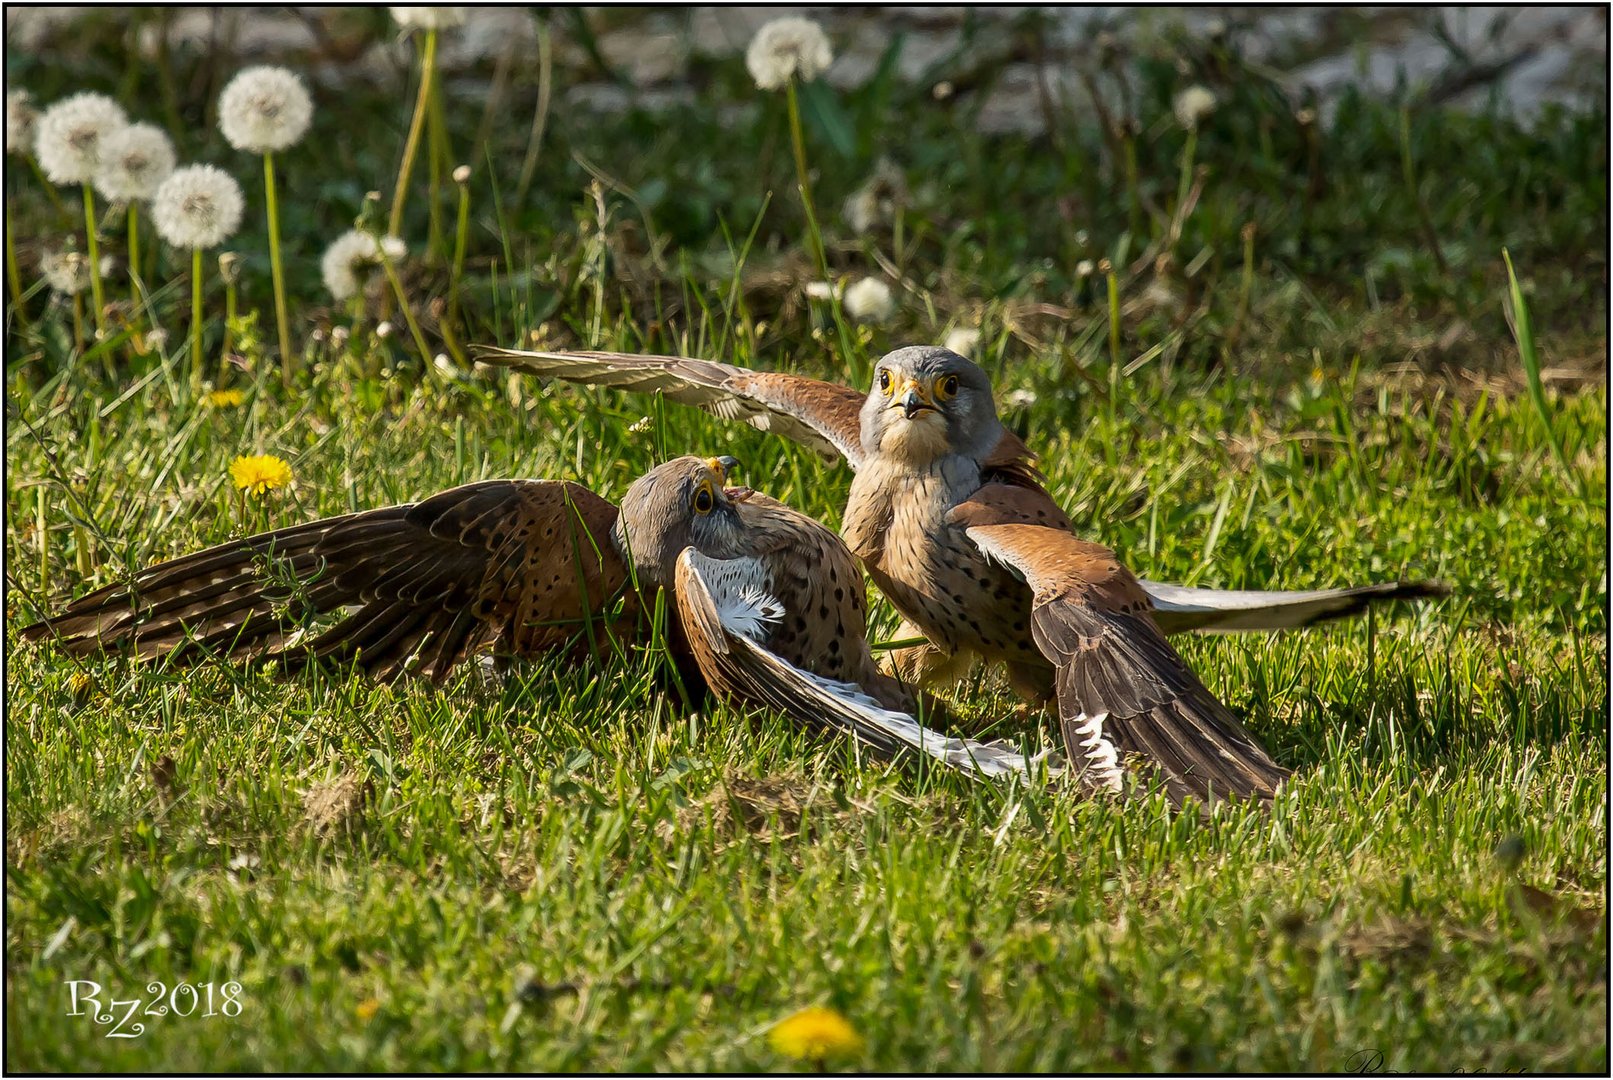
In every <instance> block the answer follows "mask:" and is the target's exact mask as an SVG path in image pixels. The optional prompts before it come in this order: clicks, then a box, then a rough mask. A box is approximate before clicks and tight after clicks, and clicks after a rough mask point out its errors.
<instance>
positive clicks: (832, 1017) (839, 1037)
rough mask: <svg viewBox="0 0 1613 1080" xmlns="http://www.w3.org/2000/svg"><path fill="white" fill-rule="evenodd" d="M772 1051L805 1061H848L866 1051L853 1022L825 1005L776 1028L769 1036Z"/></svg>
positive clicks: (787, 1020)
mask: <svg viewBox="0 0 1613 1080" xmlns="http://www.w3.org/2000/svg"><path fill="white" fill-rule="evenodd" d="M767 1041H768V1043H769V1044H771V1045H772V1047H773V1049H774V1050H775V1051H777V1052H778V1053H780V1054H783V1055H784V1056H785V1057H792V1058H797V1059H799V1060H802V1061H825V1060H827V1059H829V1058H833V1057H849V1056H851V1055H853V1054H856V1053H857V1052H858V1051H860V1050H861V1049H862V1047H863V1040H862V1036H861V1035H858V1034H857V1031H856V1029H855V1028H853V1027H852V1026H851V1021H849V1020H847V1019H846V1018H845V1017H844V1016H841V1015H840V1014H839V1013H837V1012H835V1011H834V1010H833V1009H830V1008H826V1007H825V1006H822V1005H811V1006H808V1007H807V1008H805V1009H802V1010H801V1011H800V1012H797V1013H793V1014H791V1015H789V1016H786V1017H785V1018H784V1019H782V1020H780V1021H779V1022H778V1023H776V1024H774V1025H773V1027H772V1028H771V1029H770V1030H769V1031H768V1033H767Z"/></svg>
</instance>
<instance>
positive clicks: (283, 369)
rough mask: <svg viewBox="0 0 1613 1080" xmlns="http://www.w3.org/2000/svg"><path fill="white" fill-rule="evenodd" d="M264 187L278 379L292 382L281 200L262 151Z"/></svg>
mask: <svg viewBox="0 0 1613 1080" xmlns="http://www.w3.org/2000/svg"><path fill="white" fill-rule="evenodd" d="M263 191H264V197H265V200H266V201H267V202H268V205H269V271H270V276H271V277H273V278H274V321H275V328H276V329H277V330H278V331H279V334H280V380H281V382H283V383H284V384H285V385H286V386H288V387H289V386H290V385H291V377H292V375H293V373H294V372H295V370H296V366H297V365H296V357H295V356H294V355H293V354H292V351H291V326H290V323H289V322H288V321H287V319H286V277H285V272H284V271H283V270H282V269H281V268H280V203H279V200H278V199H276V198H275V190H274V154H272V153H270V154H264V155H263Z"/></svg>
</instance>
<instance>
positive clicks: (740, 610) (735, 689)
mask: <svg viewBox="0 0 1613 1080" xmlns="http://www.w3.org/2000/svg"><path fill="white" fill-rule="evenodd" d="M754 561H755V560H751V559H743V560H720V559H711V558H708V557H706V556H704V555H701V554H700V553H699V552H697V551H695V550H694V549H693V548H688V549H686V550H685V551H684V552H683V554H682V555H681V556H680V557H679V558H678V568H677V583H676V592H677V607H678V617H679V622H680V623H681V625H682V626H683V629H684V633H685V636H686V637H687V639H688V646H689V649H690V652H691V653H692V654H693V656H694V658H695V661H696V663H697V664H698V665H699V667H700V670H701V672H702V674H704V675H705V677H706V679H707V681H708V682H710V683H711V685H713V686H715V687H718V688H720V689H722V690H724V691H726V692H728V693H730V694H733V695H736V696H738V697H741V698H743V699H745V700H748V701H751V702H754V703H756V704H760V705H764V706H767V707H770V708H774V709H777V710H779V711H780V712H783V713H785V714H786V715H788V716H790V717H791V718H792V719H795V720H797V721H799V722H801V723H804V724H806V725H808V726H809V727H811V728H812V729H813V730H822V729H825V728H827V729H830V730H834V731H840V732H844V733H846V734H849V735H851V736H853V737H854V738H856V739H857V740H858V741H859V742H861V743H863V744H864V745H866V746H867V747H869V749H871V750H873V751H874V752H875V753H877V754H879V755H880V756H883V757H887V758H890V757H897V756H900V755H904V754H921V755H924V756H926V757H929V758H931V759H933V760H935V761H938V762H940V763H941V764H943V765H946V766H948V767H949V768H953V769H958V770H960V771H962V772H965V773H967V774H969V775H971V776H975V777H980V778H999V777H1005V776H1016V775H1017V776H1020V777H1023V778H1026V779H1035V780H1038V781H1039V780H1041V779H1043V778H1044V777H1051V776H1057V775H1059V774H1060V773H1062V772H1063V771H1064V769H1063V766H1062V764H1061V763H1060V762H1059V761H1058V759H1057V757H1056V756H1050V755H1049V754H1046V753H1044V754H1038V755H1035V756H1034V757H1026V756H1025V755H1023V754H1020V753H1018V752H1017V751H1015V750H1014V749H1013V748H1012V747H1010V746H1008V745H1007V744H1003V743H983V742H977V741H975V740H971V739H954V738H950V737H948V736H946V735H943V734H941V733H940V732H937V731H932V730H931V729H929V728H927V727H925V726H924V725H922V724H921V723H919V721H918V720H917V719H915V718H914V717H913V716H911V715H910V714H908V713H904V712H897V711H894V710H892V709H888V708H885V707H884V706H882V705H881V704H880V703H879V702H878V701H876V700H875V699H874V698H873V697H871V696H869V695H868V694H867V693H865V692H864V690H863V689H862V688H861V687H858V686H856V685H855V684H852V683H846V682H839V681H837V680H834V679H827V678H824V677H822V676H820V675H815V674H813V673H812V672H809V671H805V670H803V669H801V668H798V667H795V666H793V665H792V664H789V663H787V662H786V661H784V660H783V659H781V658H780V657H778V656H777V655H775V654H774V653H772V652H770V651H768V650H767V649H766V648H765V647H764V646H763V645H762V644H760V643H759V642H758V641H757V638H765V637H766V634H767V632H768V629H769V627H770V625H771V624H772V623H774V622H776V621H777V620H778V619H781V618H783V617H784V616H785V615H786V614H787V613H786V612H785V611H784V610H783V606H782V605H781V604H780V603H779V601H778V600H777V599H776V598H775V597H773V596H771V595H768V594H767V593H765V592H762V591H761V590H760V589H758V588H757V587H755V583H754V574H753V573H752V572H750V568H749V567H747V566H745V565H744V564H746V563H752V562H754Z"/></svg>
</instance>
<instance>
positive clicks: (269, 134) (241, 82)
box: [218, 66, 314, 154]
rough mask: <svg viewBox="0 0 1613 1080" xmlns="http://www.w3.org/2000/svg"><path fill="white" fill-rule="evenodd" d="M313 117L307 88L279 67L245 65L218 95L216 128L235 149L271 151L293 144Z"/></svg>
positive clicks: (270, 152) (311, 103)
mask: <svg viewBox="0 0 1613 1080" xmlns="http://www.w3.org/2000/svg"><path fill="white" fill-rule="evenodd" d="M313 119H314V100H313V98H311V97H309V96H308V88H307V87H305V86H304V85H303V84H302V80H301V79H299V78H298V77H297V76H296V75H294V74H292V73H291V72H290V71H288V70H286V69H285V68H283V67H267V66H259V67H249V68H247V69H246V70H244V71H242V72H241V73H240V74H239V75H237V76H236V77H235V78H233V79H231V80H230V84H229V85H228V86H226V87H225V88H224V92H223V93H222V94H220V95H219V96H218V129H219V130H220V131H222V132H223V133H224V137H225V138H226V139H228V140H229V143H230V145H231V146H233V147H235V148H236V149H237V150H249V151H251V152H252V153H254V154H272V153H274V152H275V151H276V150H284V149H286V147H288V146H294V145H296V143H297V141H298V140H300V139H301V138H302V137H303V136H304V135H306V134H308V125H309V124H311V123H312V122H313Z"/></svg>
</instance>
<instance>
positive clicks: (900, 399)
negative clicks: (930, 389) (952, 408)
mask: <svg viewBox="0 0 1613 1080" xmlns="http://www.w3.org/2000/svg"><path fill="white" fill-rule="evenodd" d="M891 398H892V401H891V408H893V409H901V410H902V415H903V416H905V417H906V418H907V419H909V420H911V419H913V417H915V416H917V415H918V414H919V413H921V412H925V411H929V412H936V411H938V410H937V409H936V407H935V403H934V402H933V401H931V400H930V395H929V394H928V393H927V392H926V391H925V389H924V387H922V386H920V385H919V382H918V380H917V379H908V380H907V382H906V383H904V384H903V385H901V386H899V387H897V389H896V393H894V394H892V395H891Z"/></svg>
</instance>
